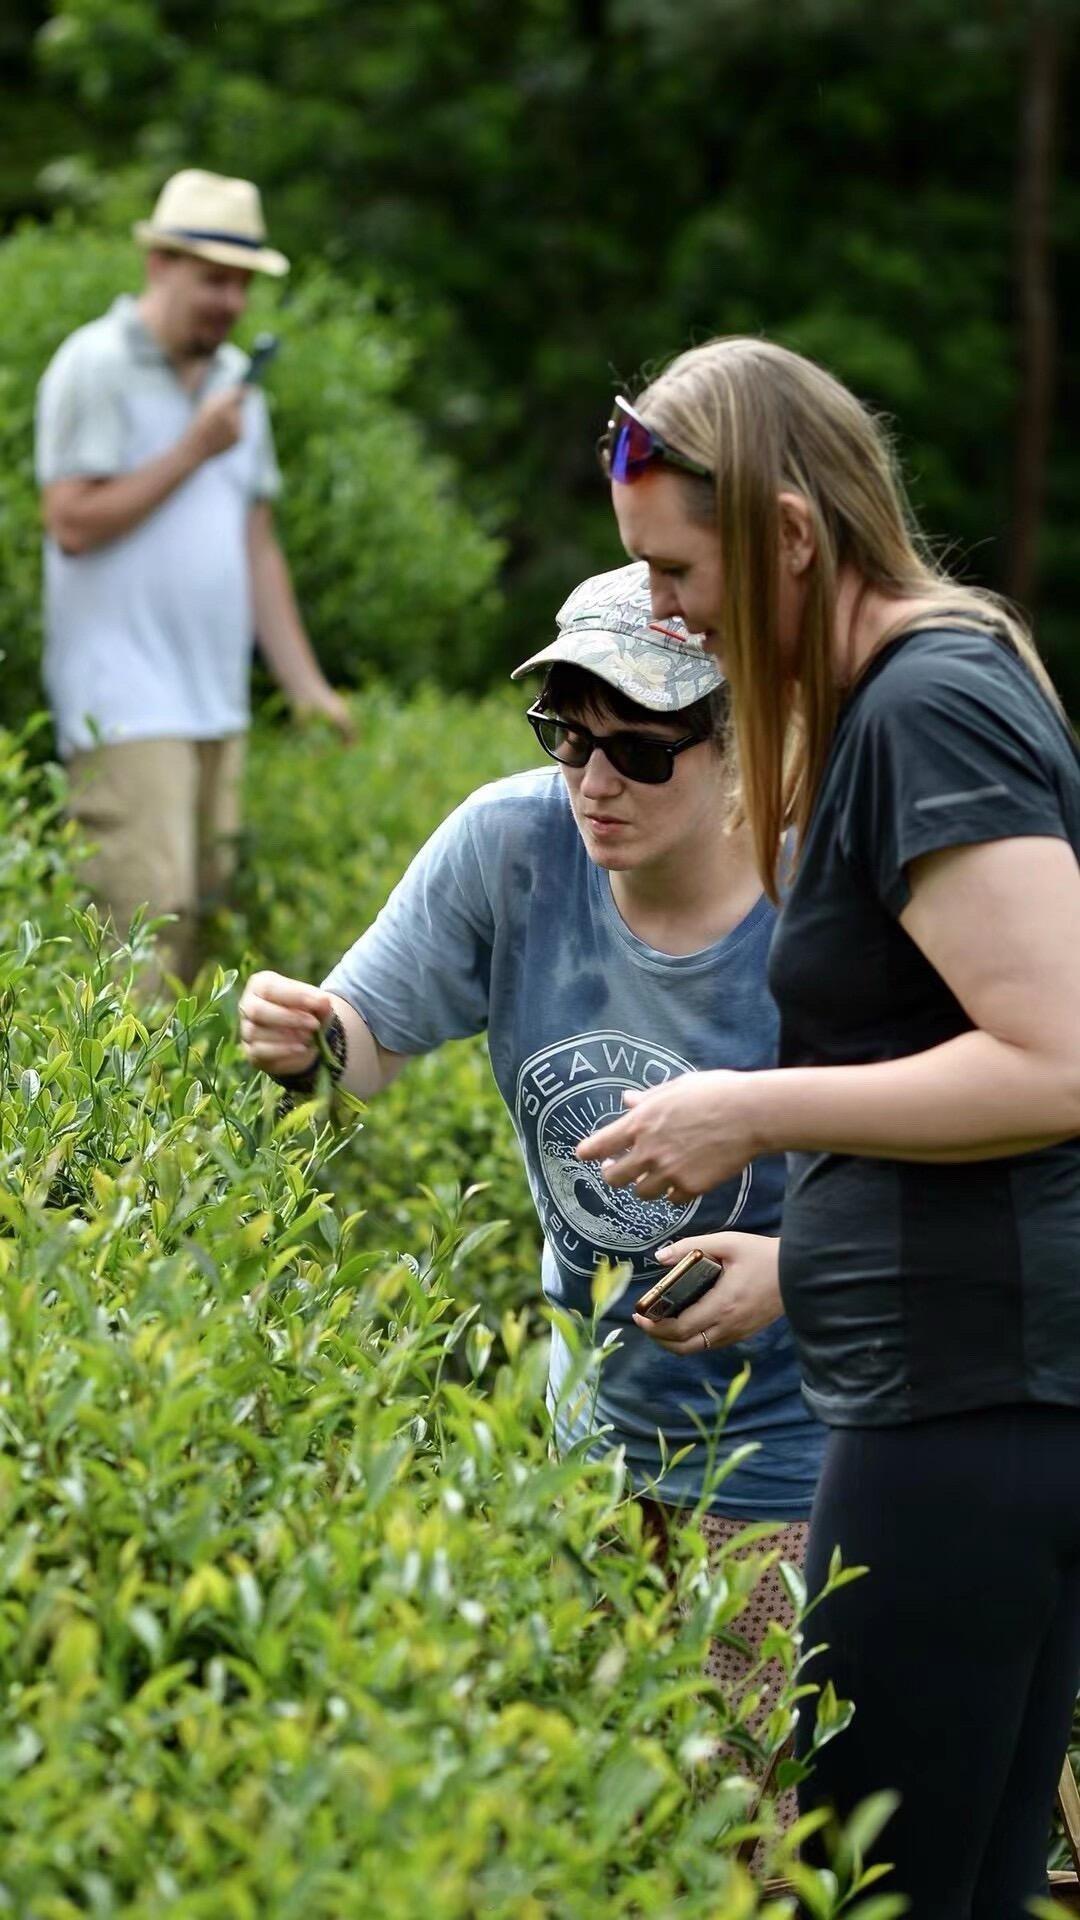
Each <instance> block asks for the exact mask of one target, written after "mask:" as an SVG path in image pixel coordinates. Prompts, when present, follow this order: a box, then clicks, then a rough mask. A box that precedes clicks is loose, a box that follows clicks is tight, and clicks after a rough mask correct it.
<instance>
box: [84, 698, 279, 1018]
mask: <svg viewBox="0 0 1080 1920" xmlns="http://www.w3.org/2000/svg"><path fill="white" fill-rule="evenodd" d="M245 738H246V736H245V735H244V734H242V733H236V734H230V735H229V737H228V738H227V739H224V740H127V741H123V742H121V743H120V744H119V745H117V746H105V747H94V748H92V749H91V750H90V751H89V752H86V753H74V754H72V756H71V759H70V760H69V761H68V763H67V767H68V778H69V783H70V794H69V802H68V804H69V809H70V811H71V813H72V815H73V816H74V818H75V819H76V820H77V821H78V822H79V824H80V826H81V827H82V828H83V831H84V832H85V834H86V837H87V839H88V840H90V841H91V842H92V844H93V849H94V851H93V852H92V853H91V854H90V856H89V857H88V859H87V861H86V864H85V867H84V869H83V872H82V876H81V877H82V878H83V880H84V881H85V884H86V885H87V886H88V887H89V889H90V892H91V893H92V895H93V897H94V899H95V900H96V902H97V904H98V906H99V908H100V909H101V911H102V912H108V913H110V914H111V915H112V920H113V925H114V927H115V929H116V931H117V933H118V934H120V935H121V936H123V935H125V934H126V933H127V929H128V926H129V924H130V921H131V916H132V914H133V913H134V911H135V909H136V907H139V906H146V907H148V908H149V910H150V913H151V914H159V913H175V914H176V915H177V916H178V918H177V919H176V921H175V922H173V923H172V924H170V925H169V926H166V927H163V928H162V930H161V934H160V936H159V940H160V947H161V960H162V965H163V967H165V968H167V969H168V970H169V971H170V972H172V973H178V974H179V975H180V977H181V979H183V980H185V981H188V980H191V979H192V978H193V976H194V973H195V968H196V964H197V957H198V956H197V936H198V923H199V916H200V915H201V914H203V913H206V912H207V911H209V910H210V909H212V908H213V907H214V906H216V905H219V904H220V903H221V902H223V901H224V899H225V898H226V895H227V892H228V887H229V882H230V880H231V878H232V874H233V869H234V867H235V864H236V841H237V836H238V834H239V830H240V798H241V782H242V779H243V769H244V746H245Z"/></svg>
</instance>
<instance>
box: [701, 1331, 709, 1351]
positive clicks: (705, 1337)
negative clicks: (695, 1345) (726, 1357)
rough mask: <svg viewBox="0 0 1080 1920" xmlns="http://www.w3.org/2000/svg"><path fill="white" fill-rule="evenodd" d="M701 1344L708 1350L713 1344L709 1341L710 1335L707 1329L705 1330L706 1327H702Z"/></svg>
mask: <svg viewBox="0 0 1080 1920" xmlns="http://www.w3.org/2000/svg"><path fill="white" fill-rule="evenodd" d="M701 1344H702V1346H703V1347H706V1348H707V1347H708V1346H709V1345H710V1344H711V1343H710V1340H709V1336H708V1334H707V1332H706V1331H705V1328H704V1327H702V1329H701Z"/></svg>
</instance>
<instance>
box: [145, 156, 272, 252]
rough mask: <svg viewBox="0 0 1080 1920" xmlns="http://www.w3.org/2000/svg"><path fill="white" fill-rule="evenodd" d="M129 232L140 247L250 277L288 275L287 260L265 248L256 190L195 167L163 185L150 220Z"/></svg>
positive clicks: (252, 186)
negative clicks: (208, 262)
mask: <svg viewBox="0 0 1080 1920" xmlns="http://www.w3.org/2000/svg"><path fill="white" fill-rule="evenodd" d="M132 232H133V233H134V235H135V238H136V240H137V241H138V243H139V245H140V247H159V248H161V250H162V251H163V252H166V253H193V254H194V255H195V256H196V258H197V259H199V260H214V261H216V262H217V264H218V265H219V266H222V267H246V268H247V269H248V270H249V272H252V273H272V274H275V275H280V274H283V273H288V271H289V263H288V261H287V260H286V258H285V255H284V254H283V253H278V252H277V251H276V249H275V248H274V247H267V246H264V244H263V242H264V241H265V239H266V223H265V221H264V220H263V211H262V201H261V200H260V199H259V189H258V187H256V186H254V185H253V184H252V182H251V181H250V180H227V179H226V178H225V176H224V174H221V173H203V172H202V171H201V169H200V168H198V167H186V168H185V169H184V171H183V173H174V174H173V176H172V179H171V180H166V182H165V185H164V186H163V187H162V189H161V192H160V193H159V195H158V198H157V205H156V206H155V208H154V211H153V213H152V214H151V216H150V218H149V220H139V221H137V222H136V224H135V226H134V227H133V228H132Z"/></svg>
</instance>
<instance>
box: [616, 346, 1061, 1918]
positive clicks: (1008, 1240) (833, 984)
mask: <svg viewBox="0 0 1080 1920" xmlns="http://www.w3.org/2000/svg"><path fill="white" fill-rule="evenodd" d="M607 463H608V468H609V472H610V477H611V482H612V500H613V504H614V509H615V514H616V517H617V520H618V524H619V529H620V532H621V534H622V538H623V542H624V544H625V546H626V548H627V550H628V551H629V552H630V553H631V554H634V555H637V556H638V557H640V558H641V559H643V560H645V561H646V562H647V563H648V566H649V573H650V582H651V590H652V603H653V611H654V615H655V616H656V617H658V618H664V617H668V616H671V615H674V614H676V613H677V614H679V615H680V616H681V617H682V619H683V620H684V621H685V622H686V624H687V626H688V627H690V628H691V629H692V630H693V631H695V632H699V633H702V634H703V635H704V638H705V644H706V646H707V647H708V648H709V649H710V650H711V651H712V652H713V653H714V654H716V656H717V657H718V659H719V660H720V661H721V664H722V666H723V669H724V672H725V673H726V675H727V677H728V680H729V683H730V686H731V690H732V699H733V712H734V720H735V727H736V732H737V738H738V750H739V756H740V764H741V768H742V782H741V806H742V809H743V813H744V816H745V818H746V819H747V820H748V822H749V825H750V828H751V830H752V833H753V837H754V841H755V844H756V847H757V852H758V859H759V862H760V863H761V866H762V870H763V871H764V872H766V873H771V874H772V888H773V891H774V894H775V890H776V865H775V849H776V848H777V847H778V845H779V844H780V842H781V836H782V834H783V832H784V830H785V828H788V827H790V826H793V827H794V828H795V829H796V833H797V847H798V852H797V866H796V870H795V874H794V878H793V881H792V883H791V886H790V890H789V891H788V892H787V896H786V899H785V902H784V906H783V910H782V912H781V915H780V919H779V923H778V927H777V933H776V936H775V938H774V942H773V947H772V954H771V959H770V983H771V985H772V988H773V992H774V994H775V996H776V999H777V1001H778V1003H779V1007H780V1013H781V1048H780V1066H779V1067H778V1068H776V1069H773V1070H766V1071H762V1072H752V1073H731V1072H726V1071H718V1072H715V1073H711V1074H708V1073H707V1074H698V1075H695V1076H693V1077H691V1078H687V1079H684V1080H681V1081H676V1082H673V1083H670V1084H669V1085H668V1086H666V1087H664V1088H659V1089H656V1090H655V1091H645V1092H642V1093H631V1094H629V1095H628V1096H627V1099H626V1106H627V1107H628V1109H629V1111H628V1112H627V1113H626V1114H625V1116H623V1117H621V1118H619V1119H618V1120H616V1121H615V1122H614V1123H613V1124H611V1125H608V1126H606V1127H605V1128H603V1129H602V1130H601V1131H599V1132H597V1133H596V1134H595V1135H594V1136H593V1138H592V1139H591V1140H589V1141H587V1142H585V1143H583V1145H582V1146H581V1148H580V1149H579V1152H580V1153H581V1155H582V1157H583V1158H584V1159H586V1160H590V1161H600V1162H602V1163H605V1171H606V1172H607V1176H608V1178H609V1180H610V1181H611V1183H612V1184H613V1185H614V1186H617V1187H618V1186H623V1185H625V1184H629V1183H631V1182H633V1183H634V1185H635V1189H636V1191H637V1192H638V1193H639V1194H641V1195H643V1196H648V1195H650V1194H656V1193H662V1192H667V1193H669V1194H670V1195H671V1196H672V1197H673V1198H675V1199H679V1198H682V1197H684V1196H687V1195H690V1194H694V1193H697V1192H700V1191H702V1190H704V1189H705V1188H708V1187H711V1186H713V1185H714V1184H715V1182H716V1181H717V1180H720V1179H724V1178H731V1177H732V1176H733V1175H734V1174H735V1173H736V1172H737V1170H738V1169H739V1168H740V1167H742V1166H745V1165H747V1164H748V1163H750V1162H751V1161H752V1160H753V1159H754V1158H755V1156H757V1155H759V1154H761V1153H770V1152H776V1151H778V1150H781V1149H785V1150H787V1152H788V1155H789V1162H788V1167H789V1184H788V1191H787V1198H786V1201H785V1207H784V1221H783V1240H782V1252H781V1288H782V1293H783V1299H784V1304H785V1308H786V1311H787V1314H788V1316H789V1319H790V1322H791V1325H792V1328H793V1330H794V1334H795V1338H796V1342H797V1345H798V1348H799V1352H800V1359H801V1365H802V1369H803V1376H804V1381H805V1389H806V1394H807V1398H808V1400H809V1403H810V1405H811V1407H812V1408H813V1409H814V1411H815V1412H816V1413H818V1414H819V1415H820V1417H821V1418H822V1419H823V1420H824V1421H825V1422H826V1423H827V1424H828V1425H829V1426H830V1428H831V1429H832V1431H831V1434H830V1439H829V1445H828V1449H827V1452H826V1461H825V1467H824V1472H823V1477H822V1482H821V1485H820V1488H819V1492H818V1496H817V1500H816V1503H815V1509H814V1516H813V1521H812V1526H811V1541H810V1550H809V1560H808V1570H807V1571H808V1579H809V1583H810V1586H811V1589H816V1588H818V1587H820V1586H821V1584H822V1580H823V1576H824V1571H825V1567H826V1565H827V1563H828V1559H829V1556H830V1554H831V1552H832V1550H833V1548H834V1546H836V1545H837V1544H839V1546H840V1547H841V1549H842V1552H843V1555H844V1558H845V1560H847V1561H849V1562H850V1561H853V1562H859V1563H863V1564H866V1565H868V1566H869V1567H870V1569H871V1572H870V1575H869V1576H868V1577H867V1578H866V1579H865V1580H862V1581H860V1582H858V1583H857V1584H855V1585H854V1586H852V1587H849V1588H847V1589H844V1590H842V1591H841V1592H840V1593H838V1594H837V1595H835V1596H834V1598H833V1600H832V1601H831V1602H830V1603H829V1604H828V1605H827V1607H825V1608H823V1609H822V1611H821V1613H820V1614H819V1615H817V1616H815V1638H818V1639H821V1640H822V1641H826V1642H828V1652H827V1654H826V1655H824V1656H822V1658H821V1660H820V1661H819V1666H820V1669H821V1672H820V1677H821V1678H822V1679H824V1678H825V1677H831V1678H832V1679H833V1680H834V1681H835V1683H836V1686H837V1689H838V1691H840V1692H841V1693H843V1694H845V1695H850V1696H851V1697H852V1698H853V1699H854V1700H855V1702H856V1708H857V1710H856V1717H855V1721H854V1724H853V1726H852V1728H851V1729H850V1730H849V1731H848V1732H847V1733H845V1734H844V1735H843V1737H842V1738H839V1739H837V1740H835V1741H833V1742H832V1743H830V1744H829V1745H828V1746H827V1747H826V1748H825V1749H824V1750H823V1752H822V1754H821V1755H820V1757H819V1759H818V1761H817V1763H816V1771H815V1774H814V1777H813V1779H812V1780H811V1781H810V1783H809V1786H808V1788H807V1790H806V1793H805V1802H806V1804H808V1805H814V1804H817V1803H819V1802H822V1801H824V1802H830V1803H833V1804H835V1805H836V1806H837V1807H838V1808H839V1810H840V1811H841V1812H845V1811H846V1810H847V1809H848V1808H850V1806H851V1805H852V1804H853V1803H854V1802H855V1801H856V1800H858V1799H859V1798H860V1797H862V1796H863V1795H864V1794H867V1793H870V1792H872V1791H874V1790H875V1789H877V1788H882V1787H897V1788H899V1790H900V1793H901V1795H902V1802H901V1806H900V1811H899V1813H898V1814H897V1816H896V1818H895V1819H894V1821H893V1822H892V1823H891V1825H890V1826H889V1828H888V1830H887V1832H886V1834H885V1836H884V1839H883V1841H882V1842H881V1843H880V1846H881V1852H882V1854H883V1856H884V1857H887V1858H890V1859H892V1860H893V1861H895V1863H896V1870H895V1876H894V1878H893V1880H891V1881H890V1882H889V1884H890V1885H894V1884H895V1886H896V1887H898V1888H899V1890H900V1891H902V1892H903V1893H905V1894H906V1895H907V1896H908V1898H909V1900H910V1901H911V1903H912V1908H913V1911H914V1913H915V1914H916V1915H917V1916H918V1920H1019V1917H1020V1915H1021V1914H1022V1913H1024V1912H1025V1911H1026V1910H1027V1907H1026V1903H1027V1901H1028V1900H1029V1899H1030V1898H1031V1897H1032V1896H1033V1895H1037V1894H1039V1893H1040V1892H1042V1891H1044V1888H1045V1857H1046V1837H1047V1830H1048V1820H1049V1812H1050V1807H1051V1802H1052V1797H1053V1788H1054V1783H1055V1779H1056V1777H1057V1774H1058V1771H1059V1769H1060V1766H1061V1760H1062V1754H1063V1751H1064V1748H1065V1745H1066V1739H1067V1734H1068V1727H1069V1720H1070V1714H1071V1709H1072V1703H1073V1700H1074V1698H1075V1695H1076V1690H1077V1683H1078V1680H1080V1278H1078V1274H1080V1139H1078V1137H1077V1136H1078V1135H1080V868H1078V863H1077V852H1078V849H1080V768H1078V760H1077V751H1076V746H1075V743H1074V740H1073V736H1072V734H1071V732H1070V730H1069V727H1068V726H1067V724H1066V722H1065V719H1064V717H1063V715H1062V712H1061V709H1060V706H1059V703H1058V701H1057V698H1056V696H1055V694H1054V691H1053V688H1052V686H1051V684H1050V682H1049V680H1048V678H1047V675H1046V673H1045V670H1044V668H1043V667H1042V665H1041V663H1040V661H1039V659H1038V656H1037V654H1036V652H1035V650H1034V647H1033V645H1032V642H1031V639H1030V637H1029V635H1028V634H1027V632H1026V631H1025V629H1024V627H1023V626H1022V624H1021V623H1020V621H1019V620H1018V619H1017V618H1016V617H1015V616H1014V615H1012V614H1011V613H1010V612H1008V611H1007V610H1006V609H1004V608H1003V607H1002V606H1000V605H999V604H998V603H997V602H996V601H994V600H993V599H991V598H990V597H989V596H987V595H985V594H982V593H979V592H976V591H974V590H971V589H965V588H961V587H959V586H957V585H956V584H955V583H954V582H953V581H951V580H950V579H949V578H948V577H947V576H946V575H945V574H944V572H943V571H942V570H941V569H940V568H939V567H938V566H936V565H935V564H934V562H933V560H932V559H931V558H930V557H929V555H928V553H927V552H926V550H925V548H924V547H923V545H922V543H921V541H920V540H919V538H918V535H917V533H916V532H915V531H914V530H913V523H912V519H911V516H910V512H909V510H908V507H907V504H906V502H905V499H904V496H903V492H902V488H901V483H900V480H899V478H898V476H897V472H896V469H895V466H894V463H893V459H892V457H891V454H890V449H889V446H888V444H887V442H886V439H885V437H884V435H883V433H882V431H881V428H880V426H879V424H878V423H877V422H876V421H875V420H874V418H873V417H872V416H871V415H870V414H869V413H868V412H867V411H866V409H865V408H864V407H863V406H861V405H860V404H859V402H858V401H857V400H856V399H855V398H854V397H853V396H852V394H851V393H849V392H848V391H847V390H846V389H845V388H844V387H843V386H842V385H840V384H839V382H837V381H836V380H835V379H833V378H832V377H831V376H830V375H829V374H828V373H826V372H824V371H823V370H822V369H821V368H819V367H817V366H815V365H813V364H812V363H811V362H809V361H807V360H805V359H802V358H801V357H799V356H798V355H796V354H793V353H790V352H787V351H785V350H784V349H782V348H779V347H776V346H772V345H769V344H768V343H766V342H764V341H759V340H748V339H731V340H717V341H713V342H711V343H710V344H708V345H706V346H703V347H700V348H697V349H695V350H694V351H693V352H690V353H687V354H684V355H683V356H682V357H681V358H680V359H678V360H676V361H675V362H674V363H673V364H672V366H671V367H670V368H669V369H668V370H667V371H666V372H665V373H664V374H663V375H662V376H661V377H660V378H659V379H658V380H657V381H656V382H655V383H654V384H653V385H652V386H650V387H649V388H648V389H647V390H646V391H645V392H644V393H643V394H642V395H641V396H640V397H639V399H638V401H637V404H636V406H630V405H629V404H628V403H626V402H625V401H620V402H618V403H617V404H616V408H615V414H614V418H613V420H612V423H611V428H610V430H609V435H608V440H607ZM807 1733H808V1729H804V1738H805V1736H806V1734H807Z"/></svg>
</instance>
